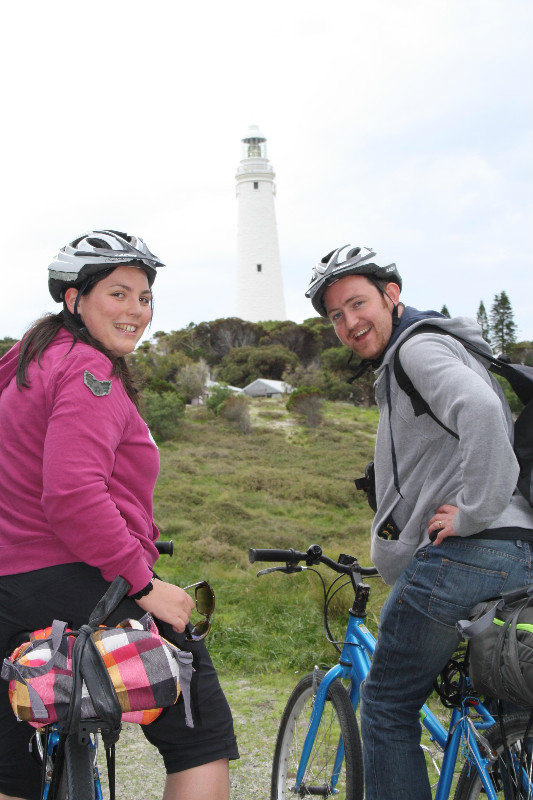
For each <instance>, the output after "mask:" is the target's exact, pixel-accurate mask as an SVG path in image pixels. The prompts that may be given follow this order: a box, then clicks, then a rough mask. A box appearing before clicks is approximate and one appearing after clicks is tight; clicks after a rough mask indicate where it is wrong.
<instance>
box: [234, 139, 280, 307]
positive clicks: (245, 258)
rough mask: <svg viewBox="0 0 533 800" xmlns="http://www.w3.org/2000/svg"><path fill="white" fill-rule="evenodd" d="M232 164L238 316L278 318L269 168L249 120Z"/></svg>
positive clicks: (271, 172)
mask: <svg viewBox="0 0 533 800" xmlns="http://www.w3.org/2000/svg"><path fill="white" fill-rule="evenodd" d="M242 144H243V157H242V160H241V163H240V164H239V166H238V167H237V175H236V176H235V177H236V180H237V204H238V227H237V316H238V317H240V318H241V319H246V320H249V321H250V322H260V321H261V320H283V319H286V315H285V301H284V299H283V283H282V280H281V263H280V258H279V244H278V230H277V226H276V212H275V210H274V196H275V194H276V185H275V183H274V177H275V175H274V170H273V169H272V166H271V165H270V162H269V160H268V158H267V153H266V139H265V137H264V136H262V135H261V133H260V132H259V128H258V127H257V125H250V127H249V129H248V135H247V136H245V137H244V139H243V140H242Z"/></svg>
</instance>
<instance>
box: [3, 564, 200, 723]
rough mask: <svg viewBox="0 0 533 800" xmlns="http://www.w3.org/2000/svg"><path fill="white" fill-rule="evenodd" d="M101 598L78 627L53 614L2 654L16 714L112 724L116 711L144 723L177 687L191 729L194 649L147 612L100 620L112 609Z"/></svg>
mask: <svg viewBox="0 0 533 800" xmlns="http://www.w3.org/2000/svg"><path fill="white" fill-rule="evenodd" d="M120 580H122V579H120ZM127 588H129V587H127ZM112 589H113V584H112V586H111V589H110V590H109V591H110V592H112ZM119 594H120V593H119ZM104 600H105V598H103V599H102V601H100V603H99V604H98V606H97V608H96V609H95V611H94V612H93V614H92V615H91V619H90V621H89V625H84V626H82V628H81V629H80V631H71V630H69V629H68V628H67V626H66V623H65V622H61V621H59V620H54V622H53V625H52V627H51V628H46V629H44V630H42V631H35V632H34V633H32V634H31V636H30V641H28V642H25V643H24V644H22V645H20V646H19V647H18V648H17V649H16V650H15V651H14V652H13V653H12V654H11V656H10V657H9V658H6V659H5V660H4V663H3V666H2V673H1V674H2V678H4V679H5V680H8V681H9V697H10V701H11V706H12V708H13V711H14V712H15V714H16V716H17V717H18V718H19V719H21V720H24V721H26V722H29V723H30V724H31V725H33V726H34V727H42V726H43V725H47V724H49V723H52V722H60V723H63V722H65V721H66V720H67V719H69V720H70V724H72V721H73V719H74V718H75V719H93V718H102V719H110V718H112V719H114V720H115V722H117V721H120V717H121V718H122V720H123V721H125V722H138V723H140V724H141V725H147V724H148V723H150V722H152V721H153V720H154V719H156V718H157V717H158V716H159V714H160V713H161V711H162V710H163V708H165V707H167V706H171V705H173V704H174V703H175V702H176V700H177V699H178V697H179V695H180V693H181V694H182V696H183V700H184V705H185V718H186V722H187V725H188V726H189V727H192V726H193V723H192V715H191V706H190V683H191V678H192V673H193V671H194V670H193V667H192V654H191V653H188V652H186V651H183V650H180V649H179V648H178V647H176V646H175V645H173V644H171V643H170V642H168V641H167V640H166V639H164V638H163V637H162V636H161V635H160V634H159V632H158V630H157V627H156V625H155V623H154V621H153V619H152V617H151V616H150V614H145V615H144V617H142V619H140V620H132V619H127V620H124V621H123V622H121V623H120V624H119V625H117V626H116V627H113V628H110V627H104V626H101V625H100V622H101V618H102V613H105V616H108V614H109V613H111V610H113V609H112V608H110V604H109V603H108V604H107V606H106V604H105V603H104V605H103V606H102V603H103V601H104ZM117 604H118V603H117V602H115V603H114V605H117ZM98 611H100V613H98ZM104 618H105V617H104ZM76 665H78V666H79V669H78V670H76ZM77 673H79V675H80V680H78V681H76V679H75V676H76V674H77ZM76 684H78V686H76ZM73 704H74V705H75V706H76V709H75V712H74V713H73V709H72V707H71V706H72V705H73ZM117 717H118V720H117Z"/></svg>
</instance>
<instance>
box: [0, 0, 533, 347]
mask: <svg viewBox="0 0 533 800" xmlns="http://www.w3.org/2000/svg"><path fill="white" fill-rule="evenodd" d="M532 22H533V3H532V2H531V0H372V2H368V0H350V2H335V0H330V2H328V3H323V2H321V3H316V2H312V0H311V1H310V0H306V2H301V1H300V0H283V2H278V0H274V1H273V0H268V2H257V3H253V2H250V0H237V2H232V0H228V2H225V3H220V2H212V0H204V1H203V2H201V3H190V2H189V3H185V2H181V1H180V0H174V2H167V1H165V0H151V2H149V3H148V2H145V0H143V2H139V1H138V0H92V2H90V3H88V2H83V0H80V1H79V2H72V0H67V1H66V2H63V0H47V2H42V0H26V2H24V3H10V4H9V5H8V6H7V9H4V11H3V18H2V27H3V36H2V46H1V53H0V68H1V73H2V76H3V83H4V89H3V92H2V110H3V112H4V113H3V125H2V132H3V137H2V139H3V141H2V144H1V151H0V152H2V156H3V158H2V162H3V163H2V168H1V183H0V186H1V195H0V196H1V199H0V204H1V207H0V220H1V233H0V236H1V253H2V255H1V259H2V260H1V271H2V281H3V287H4V292H3V303H2V314H1V317H0V337H1V336H7V335H10V336H17V337H18V336H20V335H21V334H22V333H23V331H24V330H25V329H26V327H27V326H28V324H29V323H30V322H31V321H32V320H33V319H35V318H36V317H38V316H39V315H40V314H41V313H42V312H43V311H47V310H58V309H59V307H57V306H55V304H54V303H53V301H52V300H51V298H50V296H49V295H48V292H47V283H46V279H47V275H46V268H47V266H48V263H49V262H50V260H51V258H52V257H53V256H54V254H55V253H56V252H57V250H58V249H59V248H60V247H61V246H62V245H64V244H66V243H67V242H68V241H70V240H71V239H73V238H74V237H75V236H77V235H78V234H81V233H83V232H84V231H86V230H88V229H90V228H98V227H110V228H115V229H118V230H125V231H128V232H130V233H135V234H137V235H140V236H142V237H143V238H144V239H145V240H146V241H147V243H148V245H149V247H150V248H151V249H152V250H153V251H154V252H155V253H157V255H159V256H160V257H161V258H162V259H163V260H164V261H165V262H166V263H167V265H168V266H167V268H166V269H165V270H163V271H162V274H161V277H160V278H158V281H157V283H156V286H155V301H156V314H155V319H154V323H153V326H152V332H155V331H157V330H166V331H170V330H173V329H174V330H175V329H178V328H181V327H183V326H184V325H186V324H188V323H189V322H195V323H198V322H201V321H202V320H212V319H215V318H217V317H226V316H232V315H234V314H235V299H236V298H235V288H236V287H235V282H236V215H237V208H236V199H235V179H234V175H235V169H236V167H237V165H238V162H239V159H240V157H241V147H240V139H241V138H242V137H243V136H244V135H245V134H246V131H247V128H248V125H249V124H252V123H253V124H258V125H259V126H260V127H261V130H262V132H263V133H264V134H265V136H266V137H267V139H268V155H269V158H270V160H271V162H272V165H273V167H274V169H275V171H276V183H277V201H276V203H277V208H276V211H277V218H278V229H279V236H280V250H281V260H282V269H283V278H284V285H285V296H286V305H287V313H288V316H289V318H290V319H293V320H295V321H297V322H300V321H302V320H303V319H305V318H306V317H309V316H313V314H312V311H313V309H312V307H311V305H310V304H309V302H308V301H307V300H305V299H304V297H303V292H304V291H305V288H306V286H307V283H308V279H309V277H310V271H311V267H312V266H313V265H314V263H315V262H316V261H317V260H318V259H319V258H320V257H321V256H323V255H324V254H325V253H326V252H329V250H332V249H333V248H334V247H336V246H338V245H342V244H345V243H348V242H351V243H352V244H361V245H371V246H372V247H374V248H376V250H377V251H378V252H380V253H383V254H384V255H386V256H388V257H390V258H391V259H394V260H396V263H397V265H398V268H399V269H400V271H401V273H402V275H403V277H404V292H403V295H402V297H403V300H404V302H406V303H409V304H411V305H415V306H418V307H419V308H424V309H425V308H435V309H437V310H439V309H440V308H441V306H442V304H443V303H446V304H447V306H448V308H449V310H450V312H451V313H452V314H453V315H460V314H465V315H470V316H475V314H476V312H477V309H478V306H479V302H480V300H483V301H484V302H485V305H486V307H487V310H490V306H491V304H492V301H493V298H494V295H495V294H496V293H499V292H501V291H502V289H505V291H506V292H507V293H508V295H509V297H510V299H511V303H512V306H513V309H514V312H515V321H516V322H517V325H518V338H519V339H533V304H532V302H531V296H532V294H533V291H532V290H533V270H532V261H533V258H532V253H533V246H532V245H533V241H532V238H533V236H532V225H531V223H532V213H531V212H532V205H533V204H532V194H533V192H532V187H533V170H532V161H533V147H532V144H533V142H532V94H533V92H532V88H531V75H532V74H533V56H532V52H533V48H532V43H533V35H532V34H533V24H532Z"/></svg>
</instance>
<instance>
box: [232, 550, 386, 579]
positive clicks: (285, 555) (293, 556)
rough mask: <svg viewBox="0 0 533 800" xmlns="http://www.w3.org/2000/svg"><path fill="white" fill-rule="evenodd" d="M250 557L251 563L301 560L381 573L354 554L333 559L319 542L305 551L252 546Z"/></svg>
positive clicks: (347, 570)
mask: <svg viewBox="0 0 533 800" xmlns="http://www.w3.org/2000/svg"><path fill="white" fill-rule="evenodd" d="M248 558H249V560H250V564H254V563H255V562H256V561H275V562H283V563H286V564H288V565H295V564H297V563H298V562H299V561H305V563H306V564H307V566H311V565H312V564H325V565H326V566H327V567H329V568H330V569H332V570H334V572H340V573H350V572H354V570H355V571H357V572H360V574H361V575H367V576H371V575H378V574H379V573H378V571H377V569H376V568H375V567H361V566H360V565H359V563H358V561H357V559H356V558H355V557H354V556H347V555H344V554H342V553H341V555H340V556H339V560H338V561H333V559H331V558H328V557H327V556H324V555H322V548H321V547H320V545H318V544H312V545H311V547H308V548H307V551H306V552H305V553H302V552H300V551H298V550H294V549H293V548H292V547H291V548H290V549H289V550H270V549H268V550H260V549H257V548H250V550H249V551H248Z"/></svg>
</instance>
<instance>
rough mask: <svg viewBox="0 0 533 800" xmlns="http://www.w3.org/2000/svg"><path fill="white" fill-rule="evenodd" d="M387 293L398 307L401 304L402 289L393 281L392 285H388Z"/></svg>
mask: <svg viewBox="0 0 533 800" xmlns="http://www.w3.org/2000/svg"><path fill="white" fill-rule="evenodd" d="M385 291H386V292H387V294H388V295H389V297H390V298H391V300H393V301H394V305H395V306H397V305H398V303H399V302H400V287H399V286H398V284H397V283H393V282H392V281H391V283H388V284H387V286H386V288H385Z"/></svg>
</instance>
